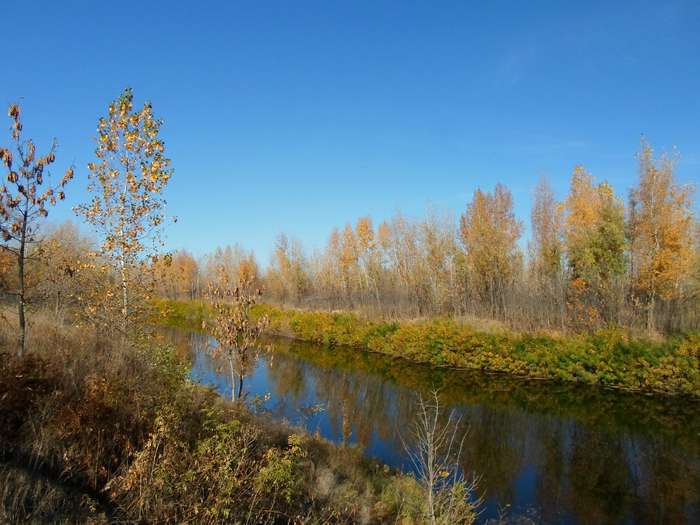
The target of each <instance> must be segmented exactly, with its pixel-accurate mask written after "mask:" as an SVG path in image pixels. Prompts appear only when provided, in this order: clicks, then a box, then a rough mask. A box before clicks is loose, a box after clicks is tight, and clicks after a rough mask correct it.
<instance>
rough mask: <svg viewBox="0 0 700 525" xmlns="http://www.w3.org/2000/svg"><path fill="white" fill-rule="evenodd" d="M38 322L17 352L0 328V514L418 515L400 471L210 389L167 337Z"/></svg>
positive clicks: (281, 518)
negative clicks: (131, 336)
mask: <svg viewBox="0 0 700 525" xmlns="http://www.w3.org/2000/svg"><path fill="white" fill-rule="evenodd" d="M41 332H42V334H43V335H42V337H41V339H40V340H37V339H36V338H33V339H30V341H29V345H28V348H29V350H30V351H29V353H28V354H27V355H25V356H24V357H21V358H18V357H13V356H12V355H11V354H9V353H7V352H6V350H7V349H8V343H9V342H12V343H14V338H13V337H10V338H9V341H8V338H7V336H6V337H5V340H0V349H2V351H3V355H2V358H3V361H4V362H5V363H6V365H5V366H4V367H3V368H2V369H1V370H0V445H1V446H0V450H2V463H0V475H1V476H2V479H3V491H2V493H0V498H1V499H0V520H2V521H9V522H15V523H25V522H34V523H43V522H47V521H51V522H66V523H74V522H85V521H92V522H97V523H100V522H105V523H106V522H110V521H112V520H124V521H129V522H132V521H138V522H163V523H186V522H189V523H224V522H226V523H230V522H241V523H242V522H254V523H286V522H305V523H308V522H312V523H315V522H341V523H342V522H347V523H356V522H365V523H368V522H385V521H387V520H388V521H391V522H394V521H397V520H398V521H402V522H404V523H421V522H422V521H423V516H424V510H425V509H424V506H423V503H422V501H423V497H422V494H421V489H420V487H419V484H418V483H417V481H416V480H415V479H414V478H412V477H409V476H405V475H400V474H393V473H391V472H389V471H388V470H387V469H386V468H385V467H382V466H380V465H378V464H374V463H370V462H368V461H367V460H364V459H362V457H361V454H360V452H359V450H355V449H348V448H344V449H338V448H336V447H334V446H332V445H330V444H328V443H326V442H323V441H322V440H320V439H318V438H314V437H311V436H308V435H306V434H303V433H299V432H296V431H294V430H291V429H289V428H286V427H284V426H281V425H276V424H273V423H271V422H269V421H262V420H260V419H257V418H256V417H254V416H253V415H251V414H250V413H249V412H247V411H246V410H245V409H243V408H241V406H240V405H236V404H232V403H228V402H225V401H223V400H222V399H221V398H220V397H219V396H217V395H216V394H215V393H213V392H212V391H210V390H207V389H203V388H201V387H198V386H196V385H193V384H192V383H191V382H189V381H188V380H187V368H186V367H185V366H183V364H182V363H181V362H180V361H178V359H177V358H176V357H175V356H174V355H173V353H172V352H171V351H170V350H169V349H168V348H167V347H164V346H157V347H151V348H148V349H131V350H129V349H123V348H120V347H118V346H110V345H108V344H107V343H105V342H104V341H103V340H100V339H99V338H98V337H97V336H96V335H89V336H85V334H84V333H83V334H82V335H80V336H79V335H78V331H77V330H68V331H67V332H66V330H65V328H63V327H62V328H58V327H56V326H54V325H52V324H50V323H47V324H46V325H45V326H42V327H41ZM12 348H13V347H10V349H12ZM472 518H473V515H471V514H470V513H467V514H465V515H464V520H465V521H467V522H469V521H471V519H472Z"/></svg>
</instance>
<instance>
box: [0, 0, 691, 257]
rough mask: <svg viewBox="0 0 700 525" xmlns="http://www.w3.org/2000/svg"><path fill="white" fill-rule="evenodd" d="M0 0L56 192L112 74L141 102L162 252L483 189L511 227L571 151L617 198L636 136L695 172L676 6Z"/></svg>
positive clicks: (18, 83) (15, 96) (88, 137)
mask: <svg viewBox="0 0 700 525" xmlns="http://www.w3.org/2000/svg"><path fill="white" fill-rule="evenodd" d="M526 6H527V8H526ZM0 9H1V16H2V20H3V23H2V31H0V42H2V52H3V53H2V55H3V65H2V70H3V73H2V82H1V83H0V103H2V104H7V103H9V102H12V101H15V100H20V102H21V103H22V105H23V107H24V110H25V129H26V131H27V132H28V133H29V134H30V135H32V136H34V137H36V138H37V139H38V140H39V142H40V144H48V142H49V140H50V138H51V137H52V136H56V137H57V138H58V139H59V142H60V149H59V151H58V163H57V166H58V167H63V166H65V165H66V164H68V163H71V162H73V163H75V165H76V167H77V177H76V180H75V183H74V184H73V186H72V187H70V188H69V191H68V193H69V204H70V205H72V204H74V203H76V202H77V201H79V200H81V199H84V198H85V185H86V179H85V176H86V168H85V164H86V163H87V162H88V160H89V159H90V158H91V155H92V151H93V147H94V143H93V137H94V135H95V125H96V121H97V118H98V116H99V115H101V114H103V113H104V112H105V109H106V107H107V104H108V102H109V101H110V100H111V99H113V98H115V97H116V96H117V95H118V94H119V92H120V91H121V89H122V88H124V87H125V86H132V87H133V88H134V91H135V94H136V97H137V99H138V100H139V101H141V100H143V99H149V100H151V101H152V102H153V105H154V108H155V111H156V113H157V114H158V115H159V116H161V117H162V118H163V119H164V120H165V122H166V124H165V126H164V128H163V131H162V133H163V136H164V138H165V140H166V146H167V151H168V153H169V155H170V156H171V158H172V159H173V165H174V167H175V170H176V171H175V177H174V178H173V180H172V187H171V188H170V189H169V191H168V201H169V205H168V208H169V209H168V212H169V213H171V214H175V215H177V216H178V218H179V221H178V223H177V224H176V225H175V226H173V227H171V228H169V232H168V245H169V247H170V248H179V247H186V248H188V249H190V250H192V251H194V252H195V253H202V252H204V251H207V250H209V249H211V248H213V247H214V246H216V245H217V244H225V243H233V242H236V241H238V242H240V243H241V244H242V245H243V246H245V247H247V248H252V249H255V251H256V252H257V253H258V254H259V255H261V259H262V262H266V261H267V257H268V254H269V252H270V248H271V245H272V242H273V239H274V237H275V235H276V234H277V233H278V232H280V231H285V232H287V233H288V234H290V235H292V236H294V237H298V238H300V239H301V240H303V241H304V243H305V244H306V245H307V246H309V247H314V246H320V245H322V244H323V243H324V242H325V238H326V236H327V234H328V233H329V231H330V228H331V227H332V226H333V225H342V224H344V223H345V222H347V221H350V220H352V221H354V220H355V219H356V218H357V217H358V216H361V215H364V214H371V215H372V216H373V218H374V219H375V221H377V222H379V220H381V219H383V218H386V217H388V216H390V215H391V214H393V213H394V212H395V211H396V210H399V209H400V210H402V211H403V212H405V213H406V214H408V215H411V216H420V215H422V214H423V212H424V210H425V208H426V206H427V205H430V204H432V205H433V206H434V207H435V208H437V209H444V210H451V211H454V212H456V213H458V212H460V211H462V210H463V208H464V206H465V205H466V203H467V201H468V199H469V196H470V195H471V193H472V191H473V190H474V188H475V187H477V186H481V187H483V188H488V189H490V188H491V187H492V186H493V184H495V183H496V182H498V181H500V182H503V183H505V184H506V185H507V186H509V187H510V188H511V189H512V191H513V193H514V197H515V201H516V206H517V209H516V211H517V213H518V214H519V215H520V216H521V218H523V219H525V220H527V219H528V217H529V208H530V202H531V194H532V189H533V187H534V185H535V183H536V181H537V179H538V178H539V177H540V176H542V175H546V176H548V177H549V178H550V180H551V182H552V184H553V186H554V188H555V191H556V192H557V194H558V195H560V196H563V195H564V194H565V192H566V191H567V185H568V178H569V175H570V173H571V170H572V168H573V167H574V165H575V164H577V163H582V164H584V165H585V166H586V167H587V168H588V169H589V170H590V171H591V172H592V173H593V174H594V175H595V176H596V177H597V178H599V179H607V180H609V181H610V182H611V183H612V184H613V185H614V186H615V188H616V190H617V192H618V194H619V195H620V196H625V195H626V194H627V189H628V188H629V187H630V186H631V185H632V184H633V183H634V181H635V178H636V175H637V174H636V164H635V160H634V154H635V151H636V150H637V148H638V144H639V138H640V135H641V134H642V133H644V134H645V135H646V136H647V137H648V138H649V140H650V141H651V142H652V144H653V145H654V146H655V148H656V149H657V150H662V149H667V148H670V147H671V146H673V145H676V146H678V148H679V150H680V152H681V154H682V160H681V163H680V166H679V171H678V175H679V178H680V179H681V180H682V181H686V182H687V181H699V180H700V3H698V2H695V1H687V2H675V1H671V2H659V1H654V2H629V3H625V2H595V3H594V2H577V3H574V2H554V1H553V2H515V1H513V2H499V1H493V2H466V1H459V2H427V1H426V2H405V1H396V2H381V1H369V2H359V1H357V2H355V1H353V2H335V1H332V2H329V1H327V0H324V1H316V2H305V1H298V2H290V1H283V2H259V1H252V2H179V3H178V2H174V1H171V2H153V1H147V0H141V1H139V2H129V1H121V2H116V3H112V2H95V1H84V2H75V1H69V0H67V1H60V2H58V1H48V0H47V1H39V0H35V1H31V2H27V1H16V0H9V1H8V0H5V1H4V2H3V5H2V8H0ZM1 137H2V138H0V142H7V138H8V134H4V135H2V136H1ZM68 215H69V206H63V208H62V210H60V211H57V212H56V213H55V214H54V215H53V218H54V219H62V218H65V217H67V216H68Z"/></svg>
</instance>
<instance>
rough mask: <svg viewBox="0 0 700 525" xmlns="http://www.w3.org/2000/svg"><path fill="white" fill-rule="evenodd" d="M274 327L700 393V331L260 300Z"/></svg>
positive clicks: (607, 382) (522, 370)
mask: <svg viewBox="0 0 700 525" xmlns="http://www.w3.org/2000/svg"><path fill="white" fill-rule="evenodd" d="M159 306H160V308H161V311H162V312H163V319H165V321H166V322H167V323H169V324H172V325H176V326H183V327H190V328H193V327H201V323H202V320H203V319H204V318H205V317H206V315H207V312H208V309H207V306H206V304H204V303H200V302H182V301H160V302H159ZM254 314H255V315H267V316H268V317H269V319H270V327H269V330H270V331H271V332H273V333H277V334H281V335H287V336H291V337H296V338H299V339H302V340H306V341H313V342H316V343H319V344H322V345H325V346H327V347H333V346H336V345H343V346H350V347H353V348H357V349H361V350H369V351H372V352H380V353H383V354H387V355H391V356H396V357H401V358H404V359H408V360H411V361H415V362H419V363H428V364H431V365H433V366H440V367H455V368H470V369H480V370H485V371H489V372H502V373H508V374H513V375H517V376H523V377H529V378H537V379H549V380H560V381H571V382H581V383H587V384H594V385H600V386H605V387H611V388H620V389H625V390H630V391H642V392H654V393H663V394H684V395H691V396H700V334H697V333H695V334H687V335H683V336H675V337H669V338H667V339H665V340H663V341H651V340H645V339H640V338H630V337H629V336H628V335H627V334H626V333H625V332H624V331H621V330H616V329H609V330H604V331H599V332H597V333H596V334H594V335H566V336H552V335H545V334H516V333H513V332H509V331H506V330H501V331H491V332H483V331H479V330H478V329H476V328H474V327H473V326H470V325H468V324H464V323H460V322H459V321H456V320H452V319H428V320H417V321H401V322H378V321H369V320H365V319H361V318H359V317H357V316H356V315H354V314H351V313H330V312H312V311H303V310H292V309H282V308H278V307H275V306H270V305H258V306H256V307H255V309H254Z"/></svg>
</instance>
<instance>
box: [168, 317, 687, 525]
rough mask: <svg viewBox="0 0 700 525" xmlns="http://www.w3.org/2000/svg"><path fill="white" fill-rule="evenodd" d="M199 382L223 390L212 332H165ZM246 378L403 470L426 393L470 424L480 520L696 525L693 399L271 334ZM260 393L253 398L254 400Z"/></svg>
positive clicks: (335, 437) (268, 406)
mask: <svg viewBox="0 0 700 525" xmlns="http://www.w3.org/2000/svg"><path fill="white" fill-rule="evenodd" d="M169 338H170V339H171V340H172V341H173V343H174V344H175V346H176V347H177V348H178V349H179V351H180V352H183V353H184V354H185V355H187V356H188V358H189V359H190V361H191V365H192V378H193V380H195V381H197V382H199V383H202V384H205V385H210V386H212V387H213V388H215V389H216V390H217V391H219V392H220V393H221V394H222V395H224V396H226V397H230V396H231V378H230V376H229V373H228V368H227V367H226V366H225V364H224V363H223V362H221V361H220V359H217V358H215V357H213V356H212V353H211V351H210V350H209V349H210V348H211V347H213V346H215V345H216V341H214V340H213V339H212V338H210V337H207V336H206V335H204V334H201V333H195V332H187V331H183V330H173V331H171V332H169ZM265 346H266V347H267V348H268V349H267V350H266V351H262V352H261V353H260V356H259V357H258V359H257V360H256V361H255V362H254V363H253V364H252V366H251V369H250V374H249V375H248V376H247V377H246V379H245V382H244V391H245V393H246V398H247V399H248V401H249V402H251V404H254V405H255V406H256V407H257V409H258V410H261V411H263V412H265V413H266V414H268V415H269V416H270V417H273V418H275V419H280V420H286V421H288V422H289V423H291V424H293V425H297V426H301V427H303V428H305V429H306V430H308V431H310V432H314V433H316V432H317V433H318V434H320V435H321V436H322V437H324V438H326V439H328V440H331V441H333V442H335V443H339V444H347V445H350V446H358V447H361V448H362V450H363V451H364V453H365V454H366V455H367V456H369V457H371V458H374V459H377V460H379V461H381V462H383V463H386V464H388V465H390V466H393V467H397V468H401V469H404V470H409V471H410V470H411V463H410V461H409V458H408V455H407V453H406V451H405V445H404V443H407V444H408V445H407V446H410V436H411V432H410V429H411V425H412V423H413V420H414V419H413V418H414V416H415V412H416V402H417V400H418V398H419V396H423V397H424V398H425V397H426V396H429V395H430V393H431V392H432V391H434V390H437V391H438V395H439V398H440V401H441V404H442V406H443V410H444V412H443V414H447V413H448V412H450V411H454V414H455V415H457V416H458V417H459V418H460V422H461V431H463V432H466V438H465V439H464V446H463V453H462V458H461V462H460V463H461V465H462V468H463V470H464V471H465V472H468V473H470V474H469V475H470V476H471V475H475V476H476V477H477V479H478V492H479V494H480V495H481V496H482V497H483V500H484V502H483V504H482V507H481V510H482V512H481V515H480V520H481V521H482V522H486V521H488V520H490V519H493V518H495V517H497V516H498V515H499V512H504V511H505V512H506V513H507V514H508V515H510V516H518V517H521V518H523V519H525V518H528V519H530V520H532V521H534V522H536V523H553V524H597V523H624V524H636V523H639V524H646V523H654V524H657V523H670V524H683V523H700V403H698V402H697V401H694V400H690V399H685V398H664V397H654V396H644V395H640V394H629V393H622V392H617V391H612V390H605V389H600V388H593V387H587V386H578V385H564V384H558V383H552V382H539V381H526V380H519V379H514V378H512V377H506V376H499V375H493V374H485V373H481V372H475V371H457V370H443V369H435V368H431V367H428V366H423V365H418V364H413V363H409V362H407V361H404V360H401V359H394V358H391V357H387V356H383V355H377V354H371V353H366V352H362V351H358V350H354V349H346V348H335V349H326V348H324V347H322V346H319V345H315V344H312V343H306V342H300V341H294V340H291V339H286V338H270V339H267V340H266V341H265ZM256 396H257V399H258V401H257V402H255V403H253V400H254V399H256Z"/></svg>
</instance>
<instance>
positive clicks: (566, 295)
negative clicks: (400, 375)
mask: <svg viewBox="0 0 700 525" xmlns="http://www.w3.org/2000/svg"><path fill="white" fill-rule="evenodd" d="M637 159H638V169H639V178H638V181H637V184H636V185H635V187H634V188H632V189H631V190H630V191H629V195H628V198H627V199H625V200H623V199H622V198H620V197H619V196H617V195H616V193H615V191H614V189H613V187H612V186H611V185H610V184H609V183H608V182H605V181H601V182H598V181H596V180H595V178H594V177H593V175H591V174H590V173H589V172H588V171H586V169H585V168H584V167H583V166H577V167H576V168H575V169H574V170H573V173H572V175H571V180H570V189H569V192H568V195H566V197H565V198H564V199H562V200H557V198H556V197H555V195H554V193H553V191H552V189H551V188H550V186H549V184H548V182H547V180H546V179H542V180H540V181H539V183H538V184H537V186H536V188H535V190H534V203H533V206H532V210H531V215H530V227H531V238H530V240H529V241H528V242H527V243H526V244H525V243H524V241H523V229H524V224H523V222H522V221H521V220H519V219H518V217H516V215H515V212H514V206H513V195H512V193H511V191H510V190H509V189H508V188H507V187H506V186H504V185H503V184H496V186H495V187H494V188H493V190H492V191H488V190H484V189H481V188H479V189H477V190H476V191H475V192H474V194H473V197H472V199H471V201H470V202H469V203H468V204H467V206H466V208H465V210H464V212H463V213H461V214H460V216H459V217H458V218H457V219H455V218H453V217H451V216H450V215H449V214H441V213H437V212H434V211H431V212H429V213H428V214H427V215H426V217H424V218H421V219H410V218H408V217H405V216H404V215H402V214H400V213H398V214H396V215H394V216H393V217H392V218H391V219H389V220H387V221H384V222H382V223H380V224H378V225H375V224H374V223H373V221H372V219H371V217H360V218H359V219H357V221H356V222H355V223H354V224H346V225H345V226H344V227H342V228H334V229H333V230H332V231H331V232H330V235H329V237H328V241H327V244H326V246H325V247H324V248H323V249H322V250H320V251H316V252H313V253H308V252H307V251H306V250H305V249H304V247H303V246H302V244H301V243H300V242H299V241H298V240H294V239H290V238H289V237H287V236H286V235H284V234H282V235H280V236H279V237H278V238H277V240H276V242H275V245H274V249H273V253H272V257H271V262H270V264H269V266H268V267H267V268H266V269H264V270H263V269H261V268H260V267H259V265H258V263H257V261H256V258H255V255H254V254H253V253H252V252H246V251H245V250H243V249H242V248H241V247H240V246H238V245H234V246H227V247H224V248H217V249H216V250H214V251H213V252H211V253H209V254H207V255H205V256H204V257H201V258H199V259H196V258H195V257H194V256H193V255H191V254H190V253H188V252H186V251H180V252H176V253H175V254H173V256H172V261H171V265H170V266H169V267H168V269H167V271H166V273H167V274H168V276H167V278H166V279H165V281H167V282H168V285H167V289H164V290H162V291H163V292H164V293H165V294H166V295H168V296H169V297H190V298H196V297H198V296H199V295H200V291H201V290H203V289H204V287H205V286H206V283H207V282H210V281H211V280H212V279H213V276H214V274H215V269H216V268H218V267H219V266H224V267H225V268H227V271H228V272H229V274H230V275H232V276H238V277H239V278H240V279H242V280H250V279H255V280H256V281H257V282H258V283H259V285H260V286H261V287H262V288H263V289H264V300H266V301H269V302H274V303H278V304H285V305H290V306H299V307H308V308H323V309H331V310H335V309H352V310H361V311H364V312H366V313H367V314H368V315H375V316H383V317H422V316H455V317H471V318H481V319H495V320H498V321H501V322H505V323H507V324H508V325H510V326H513V327H516V328H520V329H554V330H574V331H592V330H596V329H598V328H600V327H604V326H610V325H615V326H625V327H630V328H638V329H640V330H648V331H650V332H653V331H663V332H667V333H669V332H677V331H683V330H696V329H698V328H700V311H699V308H700V249H699V248H698V246H699V239H700V227H699V226H698V220H697V217H696V216H695V213H694V202H693V187H692V186H690V185H683V184H680V183H678V182H677V181H676V178H675V167H676V157H675V156H673V155H666V154H664V155H661V156H658V157H656V156H655V155H654V153H653V151H652V148H651V146H650V145H649V144H648V143H647V142H646V141H642V143H641V147H640V151H639V153H638V154H637Z"/></svg>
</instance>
